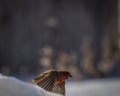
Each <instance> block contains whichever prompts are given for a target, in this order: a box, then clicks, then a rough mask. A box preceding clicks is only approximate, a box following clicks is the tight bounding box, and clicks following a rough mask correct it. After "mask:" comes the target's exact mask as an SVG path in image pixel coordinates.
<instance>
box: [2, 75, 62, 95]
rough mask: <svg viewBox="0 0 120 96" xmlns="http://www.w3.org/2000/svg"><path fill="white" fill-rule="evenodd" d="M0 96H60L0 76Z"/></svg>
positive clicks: (11, 78)
mask: <svg viewBox="0 0 120 96" xmlns="http://www.w3.org/2000/svg"><path fill="white" fill-rule="evenodd" d="M0 96H61V95H58V94H54V93H51V92H47V91H45V90H43V89H42V88H40V87H38V86H35V85H33V84H30V83H27V82H23V81H20V80H18V79H16V78H14V77H8V76H3V75H1V74H0Z"/></svg>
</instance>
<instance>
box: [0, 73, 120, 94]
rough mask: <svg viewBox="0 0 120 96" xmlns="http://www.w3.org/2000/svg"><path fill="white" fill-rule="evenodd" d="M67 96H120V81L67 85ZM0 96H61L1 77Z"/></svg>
mask: <svg viewBox="0 0 120 96" xmlns="http://www.w3.org/2000/svg"><path fill="white" fill-rule="evenodd" d="M66 94H67V95H66V96H120V79H118V80H115V79H111V80H109V79H107V80H88V81H84V82H83V81H82V82H78V83H75V82H74V83H70V82H69V83H67V84H66ZM0 96H60V95H58V94H54V93H50V92H47V91H45V90H43V89H42V88H40V87H38V86H35V85H32V84H30V83H27V82H23V81H20V80H18V79H15V78H14V77H7V76H3V75H0Z"/></svg>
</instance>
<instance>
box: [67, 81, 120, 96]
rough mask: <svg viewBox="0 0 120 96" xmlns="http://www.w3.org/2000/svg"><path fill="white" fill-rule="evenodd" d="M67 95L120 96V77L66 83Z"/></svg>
mask: <svg viewBox="0 0 120 96" xmlns="http://www.w3.org/2000/svg"><path fill="white" fill-rule="evenodd" d="M66 91H67V92H66V93H67V96H120V79H119V80H118V79H117V80H115V79H110V80H109V79H106V80H87V81H82V82H80V83H79V82H78V83H71V84H67V85H66Z"/></svg>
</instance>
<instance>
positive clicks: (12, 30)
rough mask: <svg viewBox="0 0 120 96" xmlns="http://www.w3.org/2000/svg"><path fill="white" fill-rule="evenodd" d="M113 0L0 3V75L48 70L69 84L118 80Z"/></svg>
mask: <svg viewBox="0 0 120 96" xmlns="http://www.w3.org/2000/svg"><path fill="white" fill-rule="evenodd" d="M118 1H119V0H0V72H1V73H2V74H5V75H10V76H16V77H17V78H21V79H25V78H27V79H28V78H31V77H33V76H35V75H37V74H39V73H41V72H44V71H46V70H49V69H55V70H68V71H70V72H71V74H72V75H73V77H74V80H77V81H78V80H84V79H95V78H119V77H120V64H119V63H120V53H119V47H120V46H119V43H120V42H119V39H120V38H119V35H120V33H119V32H120V30H119V26H118V25H119V21H120V20H119V17H118V16H119V12H118Z"/></svg>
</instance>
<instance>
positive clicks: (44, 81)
mask: <svg viewBox="0 0 120 96" xmlns="http://www.w3.org/2000/svg"><path fill="white" fill-rule="evenodd" d="M69 77H72V75H71V74H70V73H69V72H68V71H55V70H49V71H46V72H44V73H43V74H40V75H38V76H37V77H35V78H34V79H33V80H32V83H33V84H36V85H38V86H40V87H42V88H43V89H45V90H47V91H51V92H55V93H59V94H62V95H65V81H66V80H67V79H68V78H69Z"/></svg>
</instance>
